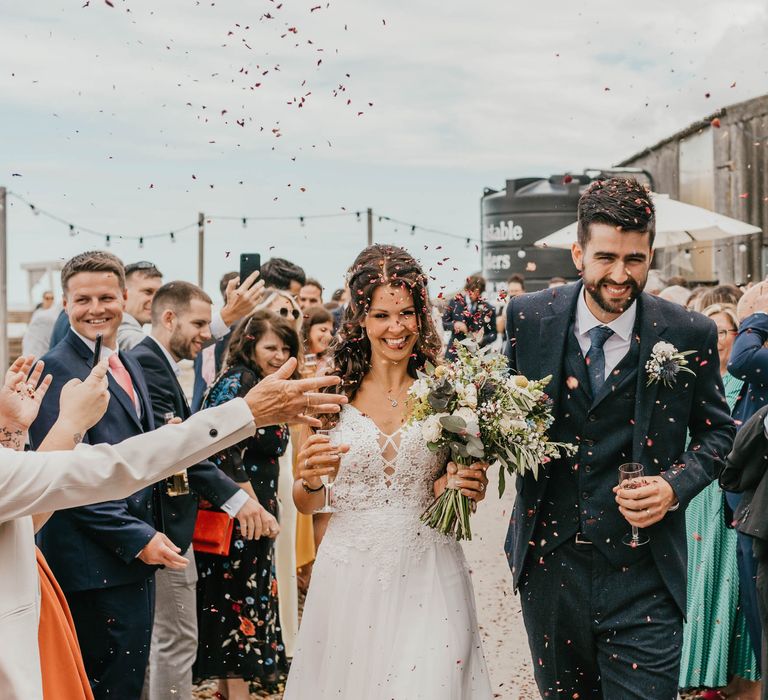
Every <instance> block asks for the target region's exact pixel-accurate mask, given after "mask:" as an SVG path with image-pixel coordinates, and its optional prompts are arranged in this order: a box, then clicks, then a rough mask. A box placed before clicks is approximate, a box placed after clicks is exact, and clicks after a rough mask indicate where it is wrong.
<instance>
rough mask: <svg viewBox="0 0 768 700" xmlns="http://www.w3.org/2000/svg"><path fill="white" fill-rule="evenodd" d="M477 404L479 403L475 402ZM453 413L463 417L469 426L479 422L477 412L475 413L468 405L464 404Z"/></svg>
mask: <svg viewBox="0 0 768 700" xmlns="http://www.w3.org/2000/svg"><path fill="white" fill-rule="evenodd" d="M475 396H477V394H475ZM475 405H477V403H475ZM453 415H454V416H458V417H459V418H461V419H462V420H463V421H464V422H465V423H466V424H467V425H468V426H469V425H472V426H477V424H478V422H479V421H478V419H477V413H475V412H474V411H473V410H472V409H471V408H469V407H468V406H462V407H461V408H459V409H458V410H457V411H454V412H453Z"/></svg>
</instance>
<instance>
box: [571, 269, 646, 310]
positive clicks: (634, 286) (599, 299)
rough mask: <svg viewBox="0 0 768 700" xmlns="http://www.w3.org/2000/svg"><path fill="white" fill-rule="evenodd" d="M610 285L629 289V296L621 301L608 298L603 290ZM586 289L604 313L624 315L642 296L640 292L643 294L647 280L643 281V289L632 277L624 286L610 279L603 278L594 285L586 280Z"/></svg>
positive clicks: (628, 278)
mask: <svg viewBox="0 0 768 700" xmlns="http://www.w3.org/2000/svg"><path fill="white" fill-rule="evenodd" d="M609 284H610V285H612V286H615V287H625V286H626V287H629V295H628V296H627V297H626V298H624V299H621V300H619V301H614V300H613V299H610V298H608V296H606V295H605V294H604V292H603V289H604V287H605V286H606V285H609ZM584 287H585V288H586V290H587V292H588V294H589V295H590V296H591V297H592V298H593V299H594V300H595V303H596V304H597V305H598V306H599V307H600V308H601V309H602V310H603V311H605V312H606V313H609V314H622V313H624V312H625V311H626V310H627V309H628V308H629V307H630V306H632V302H633V301H634V300H635V299H637V297H639V296H640V292H642V291H643V287H645V280H643V286H642V287H641V286H640V285H639V284H638V283H637V281H636V280H634V279H633V278H632V277H627V281H626V282H624V283H623V284H616V283H615V282H613V281H612V280H611V279H610V278H608V277H603V279H601V280H598V281H597V282H594V283H593V282H588V281H587V280H584Z"/></svg>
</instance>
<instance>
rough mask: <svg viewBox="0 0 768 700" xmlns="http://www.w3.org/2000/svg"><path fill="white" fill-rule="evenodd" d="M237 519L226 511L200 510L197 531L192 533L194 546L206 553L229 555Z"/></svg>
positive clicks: (196, 524) (196, 522) (197, 550)
mask: <svg viewBox="0 0 768 700" xmlns="http://www.w3.org/2000/svg"><path fill="white" fill-rule="evenodd" d="M234 527H235V521H234V520H233V519H232V518H230V517H229V516H228V515H227V514H226V513H220V512H219V511H216V510H198V511H197V520H196V521H195V532H194V533H193V535H192V548H193V549H194V550H195V551H196V552H204V553H205V554H218V555H220V556H223V557H226V556H228V555H229V545H230V543H231V542H232V530H233V528H234Z"/></svg>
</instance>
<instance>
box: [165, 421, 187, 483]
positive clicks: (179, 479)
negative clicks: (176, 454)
mask: <svg viewBox="0 0 768 700" xmlns="http://www.w3.org/2000/svg"><path fill="white" fill-rule="evenodd" d="M175 417H176V414H175V413H174V412H173V411H169V412H168V413H164V414H163V419H164V420H165V422H166V423H170V422H171V421H172V420H173V419H174V418H175ZM165 484H166V488H165V492H166V493H167V494H168V495H169V496H186V495H187V494H188V493H189V477H188V476H187V470H186V469H182V470H181V471H180V472H176V473H175V474H173V475H172V476H169V477H168V478H167V479H166V480H165Z"/></svg>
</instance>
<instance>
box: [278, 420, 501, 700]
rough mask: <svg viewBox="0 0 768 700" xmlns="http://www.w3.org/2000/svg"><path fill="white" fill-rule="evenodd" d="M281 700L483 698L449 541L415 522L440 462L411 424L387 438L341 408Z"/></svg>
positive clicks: (454, 546) (464, 591)
mask: <svg viewBox="0 0 768 700" xmlns="http://www.w3.org/2000/svg"><path fill="white" fill-rule="evenodd" d="M337 430H341V432H342V436H341V438H342V441H343V442H344V443H347V444H349V445H350V450H349V452H348V453H347V454H346V455H344V456H343V457H342V462H341V467H340V469H339V474H338V476H337V479H336V483H335V485H334V489H333V494H334V505H335V507H336V509H337V510H338V512H337V513H334V514H333V516H331V520H330V523H329V525H328V530H327V531H326V533H325V537H324V538H323V542H322V544H321V545H320V549H319V551H318V554H317V560H316V561H315V565H314V569H313V572H312V581H311V584H310V587H309V593H308V595H307V600H306V604H305V606H304V616H303V618H302V621H301V626H300V628H299V636H298V639H297V641H296V653H295V655H294V658H293V663H292V665H291V671H290V674H289V675H288V683H287V686H286V690H285V696H284V700H310V699H311V700H325V699H326V698H334V700H339V699H340V700H487V699H489V698H491V697H492V694H491V689H490V682H489V679H488V672H487V669H486V665H485V660H484V658H483V651H482V646H481V643H480V634H479V631H478V627H477V615H476V611H475V599H474V592H473V589H472V582H471V580H470V576H469V570H468V568H467V564H466V561H465V559H464V553H463V551H462V549H461V546H460V545H459V543H458V542H456V541H455V540H453V539H452V538H450V537H446V536H444V535H441V534H439V533H438V532H436V531H435V530H432V529H430V528H428V527H427V526H426V525H424V524H422V523H421V522H420V521H419V516H420V515H421V513H422V512H423V511H424V509H425V508H426V507H427V506H428V505H429V504H430V503H431V501H432V499H433V491H432V484H433V482H434V481H435V479H436V478H437V477H438V476H439V475H440V472H441V470H442V466H443V463H444V458H443V459H442V460H441V458H440V456H438V455H434V454H432V453H431V452H430V451H429V450H428V449H427V447H426V444H425V442H424V439H423V438H422V437H421V430H420V428H419V426H418V425H413V426H405V427H403V428H401V429H400V430H399V431H397V432H396V433H394V434H393V435H385V434H383V433H382V432H381V431H379V429H378V428H377V427H376V425H375V424H374V422H373V421H372V420H371V419H370V418H368V417H367V416H365V415H363V414H362V413H361V412H360V411H358V410H357V409H356V408H354V407H353V406H350V405H346V406H344V408H343V409H342V412H341V418H340V421H339V425H338V427H337Z"/></svg>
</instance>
